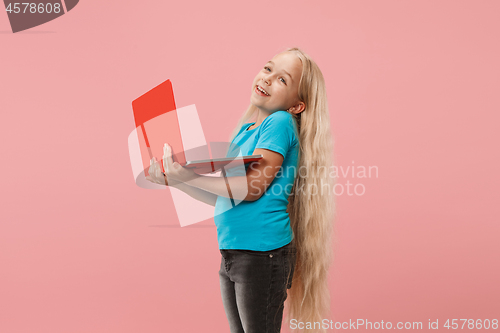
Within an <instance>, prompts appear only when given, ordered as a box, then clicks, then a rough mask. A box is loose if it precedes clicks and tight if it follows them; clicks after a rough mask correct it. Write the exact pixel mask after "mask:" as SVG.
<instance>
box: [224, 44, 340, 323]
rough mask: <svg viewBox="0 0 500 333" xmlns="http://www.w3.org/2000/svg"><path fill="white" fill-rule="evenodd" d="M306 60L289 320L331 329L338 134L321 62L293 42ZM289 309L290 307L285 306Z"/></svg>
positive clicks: (292, 211)
mask: <svg viewBox="0 0 500 333" xmlns="http://www.w3.org/2000/svg"><path fill="white" fill-rule="evenodd" d="M284 52H293V53H294V54H295V55H297V57H298V58H299V59H300V60H301V62H302V75H301V78H300V82H299V90H298V98H299V99H300V100H301V101H303V102H304V103H305V105H306V107H305V110H304V111H302V112H301V113H299V114H298V115H294V114H292V115H293V116H294V118H295V120H296V122H297V128H298V130H299V142H300V151H299V168H298V173H297V177H296V179H295V183H294V185H293V188H292V191H291V194H290V197H289V198H288V207H287V211H288V213H289V216H290V224H291V227H292V230H293V233H294V241H295V245H296V247H297V261H296V266H295V271H294V275H293V280H292V288H291V289H288V297H287V300H286V302H285V315H284V322H285V323H286V324H287V325H286V326H289V323H290V320H291V319H295V320H296V323H297V324H298V323H300V322H302V323H303V325H304V327H305V325H306V324H307V323H311V325H312V326H313V327H315V328H314V329H311V330H309V329H307V330H304V332H326V331H325V329H324V328H323V325H322V323H323V322H322V320H323V319H328V320H331V314H330V293H329V288H328V270H329V267H330V264H331V262H332V260H333V247H332V243H333V242H332V235H333V230H334V218H335V215H336V202H335V197H334V195H333V186H334V185H335V179H334V178H333V177H330V171H331V169H330V168H331V167H332V166H333V156H332V154H333V136H332V133H331V131H330V115H329V111H328V103H327V97H326V86H325V80H324V78H323V74H322V73H321V70H320V69H319V67H318V65H317V64H316V63H315V62H314V61H313V60H312V59H311V58H310V57H309V55H307V54H306V53H304V52H303V51H302V50H301V49H299V48H297V47H293V48H288V49H286V50H285V51H284ZM256 111H257V108H256V107H255V106H254V105H250V106H249V107H248V109H247V111H246V112H245V113H244V114H243V116H242V117H241V118H240V120H239V121H238V124H237V126H236V128H235V129H234V131H233V133H232V134H231V137H230V139H229V142H231V141H232V140H233V138H234V137H235V136H236V134H237V133H238V130H239V129H240V128H241V126H242V125H243V124H244V123H245V122H246V121H247V120H249V119H250V118H252V116H254V115H255V114H256ZM286 309H288V311H287V310H286Z"/></svg>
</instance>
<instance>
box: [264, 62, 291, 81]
mask: <svg viewBox="0 0 500 333" xmlns="http://www.w3.org/2000/svg"><path fill="white" fill-rule="evenodd" d="M264 69H269V71H271V68H269V67H267V66H264ZM280 79H281V80H282V81H281V82H283V83H284V84H286V81H285V79H284V78H282V77H280Z"/></svg>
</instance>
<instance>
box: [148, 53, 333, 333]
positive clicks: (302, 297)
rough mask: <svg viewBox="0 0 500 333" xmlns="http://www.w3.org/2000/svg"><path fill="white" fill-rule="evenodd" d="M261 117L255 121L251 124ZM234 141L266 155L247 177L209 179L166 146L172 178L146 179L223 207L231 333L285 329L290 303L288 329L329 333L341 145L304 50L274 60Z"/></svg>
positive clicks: (224, 281)
mask: <svg viewBox="0 0 500 333" xmlns="http://www.w3.org/2000/svg"><path fill="white" fill-rule="evenodd" d="M254 115H256V120H255V122H251V123H249V122H246V121H247V120H249V119H250V118H251V117H252V116H254ZM229 141H230V142H231V144H232V145H233V146H235V147H239V149H240V150H241V154H242V155H252V154H262V155H263V158H262V159H261V160H259V161H258V162H252V163H249V165H245V169H244V172H243V174H242V175H238V173H237V172H231V169H229V170H227V171H226V172H227V173H226V177H224V178H222V177H210V176H202V175H198V174H196V173H194V172H193V171H192V170H189V169H187V168H183V167H182V166H180V165H179V164H178V163H177V162H173V161H172V152H171V150H170V147H169V146H168V144H165V147H164V158H163V169H164V170H165V173H162V170H161V166H160V165H159V163H158V162H156V161H155V160H152V161H151V167H150V169H149V173H150V176H149V177H147V178H148V180H149V181H152V182H155V183H158V184H163V185H167V186H174V187H176V188H178V189H180V190H182V191H184V192H186V193H187V194H189V195H190V196H192V197H193V198H195V199H197V200H200V201H203V202H205V203H208V204H211V205H213V206H215V213H214V215H215V216H214V221H215V224H216V226H217V239H218V243H219V249H220V253H221V266H220V270H219V277H220V287H221V294H222V301H223V305H224V309H225V312H226V316H227V319H228V321H229V327H230V330H231V333H236V332H246V333H254V332H255V333H265V332H280V329H281V324H282V318H283V310H284V306H285V304H286V307H287V309H288V312H287V317H286V319H287V320H286V323H287V326H289V327H290V328H292V329H294V328H304V327H306V325H307V324H308V323H309V324H310V325H311V326H310V327H311V328H312V327H314V328H313V329H308V332H325V329H324V328H323V325H319V324H320V323H322V320H323V319H325V318H328V316H329V309H330V308H329V307H330V298H329V292H328V283H327V277H328V268H329V266H330V262H331V260H332V258H333V256H332V245H331V236H332V228H333V218H334V213H335V201H334V197H333V185H334V179H333V178H332V177H329V172H328V171H329V169H330V167H331V166H332V162H333V160H332V158H331V154H332V149H333V141H332V135H331V132H330V117H329V113H328V105H327V98H326V88H325V82H324V79H323V75H322V73H321V71H320V69H319V67H318V66H317V65H316V63H315V62H314V61H313V60H312V59H311V58H310V57H309V56H308V55H307V54H305V53H304V52H303V51H302V50H300V49H299V48H289V49H287V50H285V51H284V52H282V53H279V54H277V55H276V56H275V57H274V58H273V59H272V60H271V61H268V62H267V63H266V65H265V66H264V67H263V68H262V70H261V71H260V72H259V73H258V74H257V76H256V77H255V79H254V82H253V84H252V92H251V97H250V106H249V107H248V109H247V111H246V112H245V113H244V114H243V116H242V118H241V119H240V120H239V122H238V124H237V126H236V128H235V130H234V131H233V133H232V135H231V137H230V140H229ZM228 156H229V153H228ZM231 156H235V155H231ZM287 289H288V291H287ZM285 301H287V303H285ZM310 327H308V328H310Z"/></svg>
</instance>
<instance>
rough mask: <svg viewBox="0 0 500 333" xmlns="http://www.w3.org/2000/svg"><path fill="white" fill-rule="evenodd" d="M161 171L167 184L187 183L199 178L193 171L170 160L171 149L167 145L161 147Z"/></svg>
mask: <svg viewBox="0 0 500 333" xmlns="http://www.w3.org/2000/svg"><path fill="white" fill-rule="evenodd" d="M163 169H164V170H165V176H166V177H165V178H166V179H168V182H171V181H177V182H187V181H190V180H191V179H194V178H196V177H198V176H199V175H198V174H197V173H196V172H194V171H193V170H191V169H188V168H184V167H183V166H181V165H180V164H179V163H177V162H174V161H173V160H172V148H171V147H170V145H168V144H167V143H165V145H164V146H163Z"/></svg>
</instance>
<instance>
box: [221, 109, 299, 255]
mask: <svg viewBox="0 0 500 333" xmlns="http://www.w3.org/2000/svg"><path fill="white" fill-rule="evenodd" d="M253 124H255V123H245V124H244V125H243V126H242V127H241V129H240V131H239V132H238V134H237V135H236V136H235V137H234V139H233V141H231V148H233V147H236V148H233V149H230V150H229V151H228V153H227V156H228V157H234V156H245V155H252V154H253V151H254V149H256V148H265V149H269V150H272V151H275V152H278V153H280V154H281V155H283V158H284V160H283V164H282V165H281V168H280V169H279V171H278V173H277V174H276V177H275V178H274V179H273V181H272V183H271V185H269V187H268V188H267V189H266V192H264V194H262V196H261V197H260V198H259V199H257V200H255V201H239V200H233V201H232V200H231V199H230V198H226V197H223V196H218V197H217V202H216V204H215V211H214V222H215V225H216V227H217V240H218V243H219V249H239V250H253V251H270V250H274V249H277V248H280V247H282V246H285V245H286V244H288V243H290V242H291V241H292V239H293V231H292V228H291V226H290V217H289V215H288V212H287V211H286V209H287V205H288V197H289V196H290V194H291V190H292V187H293V183H294V182H295V178H296V176H297V172H298V161H299V160H298V158H299V156H298V154H299V137H298V130H297V125H296V122H295V119H294V118H293V116H292V115H291V114H290V113H288V112H287V111H276V112H274V113H272V114H270V115H269V116H267V117H266V118H265V119H264V121H262V123H261V124H260V125H259V126H257V127H256V128H254V129H251V130H248V127H250V126H251V125H253ZM249 165H250V163H246V164H245V165H244V166H245V168H233V169H236V170H233V169H227V170H226V176H227V177H234V176H242V175H245V174H246V170H247V169H248V166H249ZM274 171H276V170H274ZM265 172H268V173H270V172H272V170H265ZM231 201H232V202H231ZM233 203H234V204H235V206H233Z"/></svg>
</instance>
